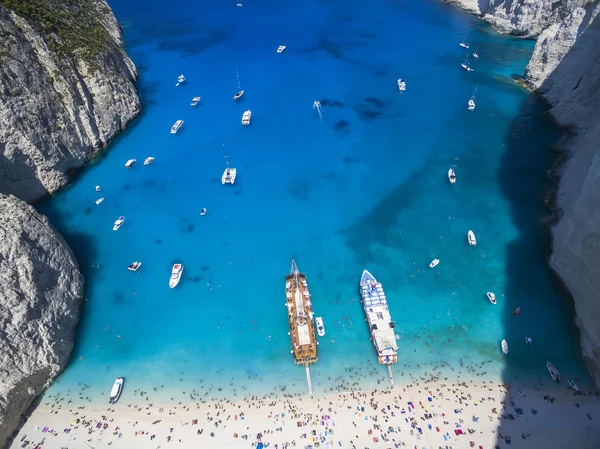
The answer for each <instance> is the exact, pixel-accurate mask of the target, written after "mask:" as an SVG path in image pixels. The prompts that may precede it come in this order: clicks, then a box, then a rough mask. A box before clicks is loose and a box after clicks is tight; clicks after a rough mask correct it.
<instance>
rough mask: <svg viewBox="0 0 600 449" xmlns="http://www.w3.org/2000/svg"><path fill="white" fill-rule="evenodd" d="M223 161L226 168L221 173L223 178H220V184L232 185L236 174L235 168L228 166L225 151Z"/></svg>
mask: <svg viewBox="0 0 600 449" xmlns="http://www.w3.org/2000/svg"><path fill="white" fill-rule="evenodd" d="M225 160H226V161H227V168H226V169H225V171H224V172H223V176H221V183H222V184H233V183H234V182H235V176H236V174H237V170H236V169H235V168H231V167H230V166H229V156H228V155H227V151H226V152H225Z"/></svg>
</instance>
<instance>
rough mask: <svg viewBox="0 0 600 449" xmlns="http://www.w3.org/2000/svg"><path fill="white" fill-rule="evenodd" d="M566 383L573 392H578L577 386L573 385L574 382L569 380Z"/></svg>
mask: <svg viewBox="0 0 600 449" xmlns="http://www.w3.org/2000/svg"><path fill="white" fill-rule="evenodd" d="M568 383H569V387H571V388H572V389H573V390H575V392H578V391H579V387H578V386H577V384H576V383H575V381H573V380H570V381H569V382H568Z"/></svg>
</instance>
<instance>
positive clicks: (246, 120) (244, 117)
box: [242, 109, 252, 126]
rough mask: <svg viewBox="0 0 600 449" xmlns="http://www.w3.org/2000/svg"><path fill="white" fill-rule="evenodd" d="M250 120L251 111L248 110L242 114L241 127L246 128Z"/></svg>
mask: <svg viewBox="0 0 600 449" xmlns="http://www.w3.org/2000/svg"><path fill="white" fill-rule="evenodd" d="M251 118H252V111H250V109H248V110H247V111H245V112H244V113H243V114H242V125H246V126H248V125H249V124H250V119H251Z"/></svg>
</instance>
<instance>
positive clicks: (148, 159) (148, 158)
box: [144, 157, 154, 165]
mask: <svg viewBox="0 0 600 449" xmlns="http://www.w3.org/2000/svg"><path fill="white" fill-rule="evenodd" d="M153 160H154V158H153V157H147V158H146V160H145V161H144V165H150V164H151V163H152V161H153Z"/></svg>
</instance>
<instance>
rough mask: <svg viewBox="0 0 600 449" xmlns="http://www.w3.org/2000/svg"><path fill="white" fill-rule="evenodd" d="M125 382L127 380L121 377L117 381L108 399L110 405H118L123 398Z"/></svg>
mask: <svg viewBox="0 0 600 449" xmlns="http://www.w3.org/2000/svg"><path fill="white" fill-rule="evenodd" d="M124 381H125V379H123V378H122V377H119V378H118V379H117V380H115V383H114V384H113V387H112V390H110V397H109V399H108V403H109V404H114V403H116V402H117V401H118V400H119V398H120V397H121V393H122V392H123V382H124Z"/></svg>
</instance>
